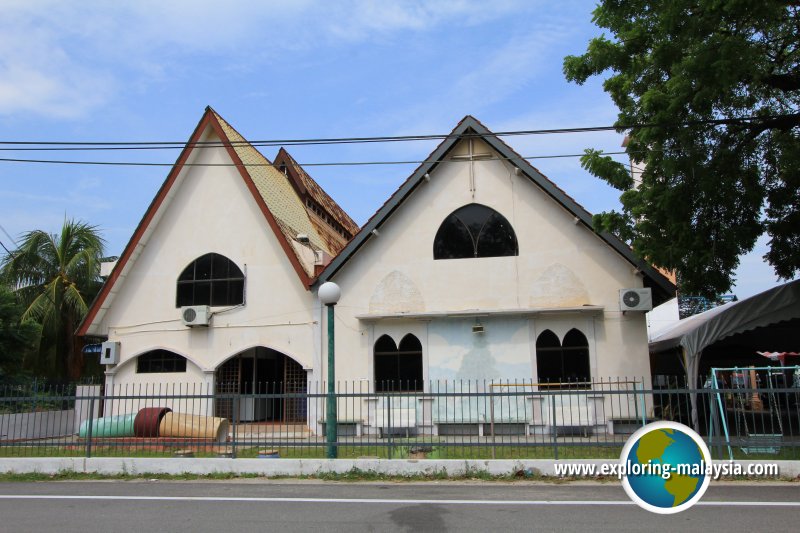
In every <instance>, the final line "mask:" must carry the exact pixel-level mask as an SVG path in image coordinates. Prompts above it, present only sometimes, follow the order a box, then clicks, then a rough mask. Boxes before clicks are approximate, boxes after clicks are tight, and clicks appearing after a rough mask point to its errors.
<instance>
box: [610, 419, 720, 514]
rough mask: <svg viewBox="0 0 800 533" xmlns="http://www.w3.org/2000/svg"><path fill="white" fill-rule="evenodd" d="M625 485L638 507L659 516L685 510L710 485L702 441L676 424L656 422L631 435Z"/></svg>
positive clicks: (624, 467) (625, 455)
mask: <svg viewBox="0 0 800 533" xmlns="http://www.w3.org/2000/svg"><path fill="white" fill-rule="evenodd" d="M620 462H621V469H622V472H623V477H622V486H623V487H624V488H625V492H626V493H627V494H628V496H629V497H630V498H631V500H633V501H634V502H635V503H636V504H637V505H639V507H642V508H643V509H646V510H648V511H651V512H654V513H659V514H672V513H679V512H681V511H684V510H686V509H688V508H689V507H691V506H692V505H694V504H695V503H696V502H697V501H698V500H699V499H700V498H702V497H703V494H704V493H705V491H706V489H707V488H708V484H709V483H710V482H711V454H710V453H709V451H708V446H706V444H705V442H703V439H701V438H700V436H699V435H698V434H697V433H695V432H694V431H693V430H692V429H691V428H689V427H687V426H684V425H683V424H679V423H677V422H667V421H661V422H653V423H652V424H647V425H646V426H644V427H643V428H641V429H639V430H638V431H637V432H636V433H634V434H633V435H631V437H630V438H629V439H628V441H627V442H626V443H625V446H624V448H623V449H622V455H621V456H620Z"/></svg>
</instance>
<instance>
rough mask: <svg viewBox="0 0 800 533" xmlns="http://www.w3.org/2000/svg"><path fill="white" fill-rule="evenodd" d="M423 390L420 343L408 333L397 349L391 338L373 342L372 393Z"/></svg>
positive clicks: (386, 336) (383, 337) (386, 337)
mask: <svg viewBox="0 0 800 533" xmlns="http://www.w3.org/2000/svg"><path fill="white" fill-rule="evenodd" d="M421 390H423V382H422V343H421V342H420V341H419V339H418V338H416V337H415V336H414V335H411V334H410V333H409V334H408V335H406V336H405V337H403V340H401V341H400V348H399V349H398V348H397V346H396V345H395V343H394V341H393V340H392V338H391V337H390V336H388V335H383V336H381V337H380V338H379V339H378V340H377V341H376V342H375V391H376V392H411V391H421Z"/></svg>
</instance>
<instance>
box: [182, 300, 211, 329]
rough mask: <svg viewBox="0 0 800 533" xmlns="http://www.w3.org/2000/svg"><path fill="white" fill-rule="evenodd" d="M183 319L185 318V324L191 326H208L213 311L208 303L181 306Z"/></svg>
mask: <svg viewBox="0 0 800 533" xmlns="http://www.w3.org/2000/svg"><path fill="white" fill-rule="evenodd" d="M181 320H183V325H184V326H189V327H190V328H194V327H197V326H208V323H209V321H210V320H211V311H210V310H209V308H208V306H207V305H190V306H187V307H181Z"/></svg>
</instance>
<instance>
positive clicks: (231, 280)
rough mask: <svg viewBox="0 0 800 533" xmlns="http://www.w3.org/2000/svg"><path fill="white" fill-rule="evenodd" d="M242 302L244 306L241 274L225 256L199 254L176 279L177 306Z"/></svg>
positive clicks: (222, 304)
mask: <svg viewBox="0 0 800 533" xmlns="http://www.w3.org/2000/svg"><path fill="white" fill-rule="evenodd" d="M241 303H244V274H243V273H242V271H241V270H240V269H239V267H238V266H236V263H234V262H233V261H231V260H230V259H228V258H227V257H225V256H224V255H220V254H215V253H210V254H205V255H202V256H200V257H198V258H197V259H195V260H194V261H192V262H191V263H190V264H189V266H187V267H186V268H185V269H184V270H183V272H181V275H180V276H179V277H178V290H177V298H176V303H175V306H176V307H183V306H186V305H215V306H224V305H239V304H241Z"/></svg>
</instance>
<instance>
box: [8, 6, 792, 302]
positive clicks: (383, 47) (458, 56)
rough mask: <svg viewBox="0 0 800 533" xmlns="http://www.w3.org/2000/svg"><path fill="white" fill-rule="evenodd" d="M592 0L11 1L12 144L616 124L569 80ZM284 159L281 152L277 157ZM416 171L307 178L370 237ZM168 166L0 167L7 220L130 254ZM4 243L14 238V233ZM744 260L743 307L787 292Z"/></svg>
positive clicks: (591, 30)
mask: <svg viewBox="0 0 800 533" xmlns="http://www.w3.org/2000/svg"><path fill="white" fill-rule="evenodd" d="M593 6H594V2H592V1H586V0H576V1H573V0H562V1H560V2H546V1H540V0H527V1H525V0H521V1H515V0H499V1H494V2H490V3H489V2H480V1H473V0H460V1H448V2H445V1H442V2H432V1H429V2H426V1H406V2H403V1H390V0H386V1H376V2H367V1H362V0H344V1H338V2H324V1H312V0H294V1H288V0H287V1H284V2H281V1H260V2H255V1H251V2H245V1H238V0H227V1H226V2H203V1H197V0H195V1H183V0H174V1H170V2H164V1H163V0H160V1H150V0H139V1H137V2H113V3H112V2H99V1H98V2H95V1H83V2H63V1H47V0H41V1H32V0H21V1H17V0H10V1H9V0H5V1H4V2H3V16H2V18H0V140H3V141H18V140H36V141H45V140H56V141H185V140H187V139H188V137H189V135H190V134H191V132H192V129H193V128H194V126H195V125H196V123H197V121H198V120H199V119H200V117H201V115H202V113H203V110H204V108H205V106H206V105H211V106H212V107H214V108H215V109H216V110H217V111H218V112H219V113H220V114H221V115H222V116H223V117H225V118H226V119H227V120H228V121H229V122H230V123H231V124H232V125H233V126H234V127H236V128H237V129H238V130H239V131H240V132H241V133H242V134H243V135H244V136H245V137H246V138H247V139H249V140H263V139H286V138H313V137H348V136H376V135H405V134H435V133H445V132H448V131H450V130H451V129H452V128H453V126H455V124H456V123H457V122H458V121H459V120H460V119H461V118H462V117H463V116H464V115H466V114H472V115H474V116H475V117H477V118H478V119H479V120H481V121H483V123H484V124H486V125H487V126H488V127H489V128H490V129H492V130H494V131H504V130H518V129H542V128H562V127H570V126H597V125H608V124H611V123H612V122H613V121H614V119H615V117H616V109H615V107H614V106H613V104H612V103H611V100H610V99H609V98H608V97H607V96H606V95H605V93H604V92H603V91H602V88H601V83H600V81H599V80H591V81H590V82H589V83H587V84H586V85H584V86H577V85H574V84H569V83H567V82H566V81H565V80H564V77H563V75H562V73H561V63H562V59H563V57H564V56H565V55H567V54H579V53H582V52H583V51H584V50H585V47H586V44H587V42H588V41H589V39H590V38H591V37H592V36H595V35H597V34H598V33H599V30H598V29H597V28H596V27H594V26H593V25H592V23H591V10H592V9H593ZM621 141H622V138H621V136H619V135H617V134H615V133H613V132H612V133H608V132H606V133H590V134H570V135H549V136H530V137H515V138H512V139H511V140H510V141H509V142H510V144H511V145H512V146H513V147H514V148H515V149H517V151H518V152H520V153H522V155H524V156H536V155H553V154H576V153H580V152H582V151H583V149H584V148H587V147H594V148H601V149H605V150H614V151H616V150H619V149H620V143H621ZM433 146H434V145H433V144H431V143H429V142H413V143H391V144H365V145H349V146H341V145H340V146H317V147H293V148H290V153H292V154H293V155H294V156H295V158H296V159H297V160H298V161H299V162H300V163H315V162H334V161H386V160H391V161H395V160H419V159H422V158H424V157H425V156H426V155H427V154H428V153H429V152H430V150H431V149H432V148H433ZM276 152H277V148H265V149H264V153H265V155H266V156H267V157H269V158H272V157H273V156H274V154H275V153H276ZM177 154H178V152H177V150H159V151H128V152H75V153H66V152H50V153H47V152H9V151H5V152H2V155H0V157H8V158H39V159H70V158H71V159H74V160H103V161H136V162H167V163H171V162H173V161H174V160H175V159H176V157H177ZM532 163H533V164H534V166H536V167H537V168H539V170H541V171H542V172H543V173H544V174H545V175H546V176H548V177H549V178H550V179H552V180H553V181H555V182H556V183H557V184H558V185H559V186H561V187H562V188H563V189H565V190H566V191H567V192H568V193H569V194H570V195H572V196H573V197H574V198H575V199H576V200H578V202H580V203H581V204H582V205H583V206H584V207H586V208H587V209H588V210H589V211H591V212H598V211H603V210H608V209H613V208H616V207H618V201H617V198H618V196H619V194H618V192H617V191H615V190H613V189H612V188H610V187H608V186H607V185H605V184H604V183H603V182H601V181H599V180H597V179H595V178H593V177H591V176H589V175H588V174H587V173H586V172H585V171H583V170H582V169H581V168H580V165H579V164H578V160H577V158H563V159H547V160H534V161H532ZM413 168H414V165H386V166H361V167H353V166H346V167H308V170H309V172H310V173H311V175H312V176H314V177H315V178H316V179H317V181H319V182H320V184H322V186H323V187H324V188H325V189H326V190H327V191H328V192H329V193H330V194H331V195H332V196H333V197H334V199H336V200H337V201H338V202H339V203H340V204H341V205H342V207H343V208H344V209H345V210H346V211H347V212H348V213H350V215H351V216H352V217H353V218H354V219H355V220H356V222H358V223H363V222H364V221H366V220H367V218H369V216H370V215H371V214H372V213H373V212H374V211H375V210H376V209H377V208H378V207H379V206H380V205H381V203H383V201H384V200H385V199H386V198H387V197H388V196H389V195H390V194H391V193H392V192H393V191H394V190H395V188H396V187H397V186H398V185H399V184H400V183H401V182H402V181H403V180H404V179H405V178H406V177H407V176H408V175H409V173H410V172H411V171H412V170H413ZM167 172H168V168H164V167H99V166H83V165H43V164H23V163H9V162H0V225H2V227H3V228H4V229H5V230H6V231H8V233H10V234H11V236H13V237H14V238H17V237H18V236H19V234H21V233H23V232H25V231H27V230H30V229H46V230H49V231H55V230H57V229H58V228H59V227H60V225H61V223H62V222H63V220H64V217H65V216H67V217H75V218H80V219H83V220H86V221H88V222H90V223H93V224H97V225H99V226H100V227H101V229H102V231H103V233H104V235H105V237H106V239H107V241H108V253H109V254H119V253H120V252H121V251H122V249H123V247H124V246H125V244H126V242H127V240H128V239H129V238H130V236H131V234H132V232H133V230H134V228H135V227H136V225H137V224H138V222H139V220H140V219H141V217H142V215H143V214H144V211H145V209H146V208H147V206H148V204H149V202H150V201H151V199H152V198H153V196H154V195H155V192H156V190H157V189H158V187H159V186H160V184H161V182H162V181H163V180H164V178H165V176H166V174H167ZM0 240H2V242H3V243H4V244H6V245H7V246H8V245H9V244H10V243H9V238H8V236H6V235H5V234H4V233H2V232H0ZM764 252H765V239H762V240H761V241H759V245H758V247H757V248H756V250H754V252H753V253H751V254H750V255H748V256H746V257H744V258H743V259H742V265H741V268H740V270H739V272H738V282H737V287H736V288H735V290H734V292H735V293H736V294H737V295H739V296H740V297H743V296H748V295H751V294H754V293H756V292H759V291H761V290H764V289H766V288H769V287H771V286H774V285H775V284H777V283H778V282H777V279H776V277H775V275H774V274H773V272H772V269H771V268H770V267H769V266H768V265H765V264H764V263H763V261H762V259H761V256H762V255H763V253H764Z"/></svg>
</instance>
